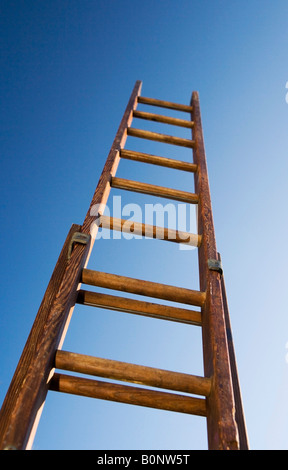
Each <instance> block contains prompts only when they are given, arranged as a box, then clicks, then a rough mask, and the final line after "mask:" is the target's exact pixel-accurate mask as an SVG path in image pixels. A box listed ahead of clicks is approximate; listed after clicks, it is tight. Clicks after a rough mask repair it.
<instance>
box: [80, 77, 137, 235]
mask: <svg viewBox="0 0 288 470" xmlns="http://www.w3.org/2000/svg"><path fill="white" fill-rule="evenodd" d="M141 88H142V82H141V81H140V80H138V81H137V82H136V83H135V86H134V89H133V91H132V94H131V96H130V99H129V102H128V105H127V107H126V110H125V112H124V115H123V117H122V120H121V123H120V125H119V128H118V131H117V134H116V136H115V139H114V141H113V144H112V146H111V149H110V152H109V154H108V158H107V160H106V163H105V166H104V168H103V171H102V173H101V176H100V179H99V182H98V185H97V188H96V190H95V193H94V195H93V197H92V200H91V204H90V207H89V210H88V212H87V214H86V217H85V220H84V222H83V225H82V232H83V233H86V234H89V233H90V231H91V226H92V224H93V223H94V222H95V220H96V218H97V217H98V215H99V214H101V215H103V212H104V209H105V204H106V203H107V200H108V196H109V193H110V190H111V179H112V177H113V176H115V174H116V171H117V168H118V165H119V162H120V151H121V149H123V147H124V145H125V142H126V139H127V136H128V129H129V127H130V125H131V122H132V120H133V111H134V110H135V109H136V107H137V104H138V97H139V95H140V93H141ZM95 229H96V224H95Z"/></svg>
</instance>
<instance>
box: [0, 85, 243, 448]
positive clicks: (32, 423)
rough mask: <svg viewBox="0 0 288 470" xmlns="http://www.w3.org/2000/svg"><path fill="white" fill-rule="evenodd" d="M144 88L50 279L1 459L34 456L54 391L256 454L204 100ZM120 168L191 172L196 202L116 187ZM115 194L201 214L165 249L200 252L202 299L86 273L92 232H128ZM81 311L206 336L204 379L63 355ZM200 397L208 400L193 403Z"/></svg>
mask: <svg viewBox="0 0 288 470" xmlns="http://www.w3.org/2000/svg"><path fill="white" fill-rule="evenodd" d="M141 87H142V82H141V81H137V82H136V83H135V86H134V88H133V91H132V94H131V96H130V99H129V102H128V104H127V107H126V110H125V112H124V115H123V117H122V120H121V123H120V126H119V128H118V131H117V133H116V136H115V139H114V142H113V144H112V147H111V149H110V152H109V154H108V157H107V160H106V163H105V165H104V168H103V171H102V174H101V176H100V179H99V182H98V185H97V187H96V190H95V193H94V195H93V198H92V200H91V204H90V207H89V209H88V212H87V214H86V217H85V219H84V222H83V225H82V226H80V225H75V224H73V225H72V227H71V229H70V231H69V233H68V235H67V238H66V240H65V243H64V245H63V248H62V250H61V253H60V255H59V258H58V261H57V263H56V266H55V268H54V271H53V273H52V276H51V279H50V282H49V284H48V286H47V289H46V292H45V294H44V297H43V300H42V303H41V305H40V307H39V310H38V313H37V316H36V318H35V321H34V324H33V326H32V328H31V331H30V334H29V337H28V339H27V342H26V344H25V347H24V350H23V352H22V355H21V357H20V360H19V363H18V365H17V367H16V370H15V373H14V376H13V378H12V381H11V384H10V386H9V389H8V391H7V394H6V397H5V399H4V402H3V405H2V408H1V412H0V448H1V449H31V447H32V443H33V439H34V436H35V432H36V430H37V426H38V422H39V419H40V415H41V411H42V408H43V406H44V403H45V399H46V395H47V393H48V391H49V390H54V391H59V392H64V393H72V394H76V395H82V396H88V397H94V398H99V399H104V400H112V401H121V402H122V403H129V404H134V405H139V406H144V407H145V406H146V407H152V408H158V409H165V410H170V411H176V412H180V413H189V414H195V415H198V416H203V417H205V418H206V420H207V434H208V448H209V449H211V450H214V449H219V450H246V449H248V438H247V433H246V426H245V418H244V413H243V407H242V401H241V392H240V387H239V381H238V374H237V366H236V360H235V353H234V347H233V340H232V334H231V326H230V319H229V311H228V304H227V298H226V291H225V283H224V277H223V272H222V268H221V259H220V255H219V254H218V252H217V249H216V241H215V233H214V225H213V216H212V208H211V200H210V190H209V181H208V173H207V164H206V156H205V149H204V141H203V133H202V124H201V115H200V105H199V96H198V93H197V92H193V93H192V98H191V102H190V105H183V104H177V103H172V102H168V101H162V100H158V99H153V98H146V97H142V96H141ZM138 103H142V104H143V105H147V106H148V107H149V105H152V106H154V107H155V106H156V107H161V108H168V109H173V110H177V111H183V112H186V113H188V115H191V119H189V120H184V119H178V118H174V117H167V116H162V115H160V114H153V113H150V112H143V111H137V109H136V108H137V105H138ZM133 118H138V119H145V120H152V121H156V122H161V123H166V124H172V125H175V126H180V127H186V128H190V129H191V131H192V139H184V138H180V137H174V136H171V135H165V134H160V133H156V132H151V131H146V130H140V129H136V128H133V127H131V124H132V121H133ZM127 136H134V137H138V138H142V139H149V140H152V141H158V142H164V143H167V144H172V145H176V146H182V147H187V148H191V149H192V151H193V163H188V162H184V161H181V160H176V159H171V158H166V157H163V156H157V155H150V154H146V153H143V152H136V151H134V150H133V151H132V150H128V149H125V148H124V147H125V142H126V139H127ZM120 159H128V160H135V161H140V162H145V163H148V164H152V165H159V166H163V167H168V168H172V169H177V170H182V171H186V172H187V171H188V172H191V173H193V174H194V182H195V192H196V193H195V194H193V193H189V192H184V191H178V190H174V189H169V188H165V187H161V186H154V185H150V184H145V183H140V182H137V181H131V180H125V179H122V178H118V177H116V171H117V168H118V165H119V162H120ZM111 187H113V188H119V189H124V190H128V191H134V192H139V193H144V194H149V195H154V196H159V197H166V198H170V199H173V200H179V201H183V202H187V203H189V204H198V233H199V234H188V233H183V232H178V231H177V230H174V231H172V232H173V233H172V236H171V231H170V230H164V237H163V236H162V239H163V238H164V240H167V241H173V242H178V243H181V242H183V241H185V242H187V241H188V243H189V244H192V245H193V246H196V247H198V259H199V280H200V290H199V291H195V290H191V289H184V288H182V287H175V286H168V285H163V284H158V283H155V282H150V281H144V280H139V279H132V278H127V277H124V276H119V275H114V274H109V273H103V272H98V271H93V270H89V269H87V267H86V266H87V264H88V260H89V257H90V254H91V251H92V248H93V245H94V242H95V236H91V227H92V226H96V227H99V226H100V227H104V228H109V229H112V230H120V231H125V230H127V231H130V227H128V229H127V224H125V220H121V219H114V218H113V217H107V216H104V215H103V210H102V209H101V208H103V207H105V205H106V203H107V200H108V197H109V193H110V189H111ZM96 207H97V210H95V208H96ZM133 231H134V233H136V234H140V235H141V234H145V236H147V234H148V236H149V237H151V238H157V227H155V226H148V227H147V226H146V225H145V224H140V223H136V222H135V223H134V225H133ZM162 235H163V232H162ZM82 284H85V285H92V286H98V287H104V288H107V289H113V290H119V291H122V292H130V293H134V294H138V295H143V296H148V297H153V298H156V299H165V300H170V301H174V302H181V303H184V304H188V305H194V306H198V307H200V308H201V311H196V310H195V311H193V310H190V309H185V308H179V307H171V306H168V305H161V304H157V303H149V302H143V301H140V300H133V299H128V298H125V297H122V296H114V295H113V296H112V295H108V294H100V293H96V292H90V291H87V290H83V289H79V288H80V287H81V285H82ZM76 303H79V304H84V305H90V306H95V307H100V308H108V309H114V310H119V311H124V312H129V313H133V314H138V315H144V316H148V317H154V318H161V319H164V320H168V321H177V322H183V323H188V324H192V325H197V326H200V327H201V329H202V341H203V362H204V376H203V377H199V376H194V375H190V374H183V373H180V372H172V371H167V370H161V369H155V368H152V367H145V366H140V365H136V364H128V363H123V362H119V361H114V360H107V359H101V358H96V357H91V356H86V355H83V354H76V353H72V352H68V351H63V350H61V346H62V344H63V341H64V338H65V334H66V331H67V329H68V325H69V321H70V319H71V315H72V312H73V308H74V306H75V304H76ZM47 332H49V334H47ZM55 369H57V370H66V371H73V372H78V373H84V374H88V375H93V376H98V377H102V378H103V377H105V378H109V379H114V380H119V381H125V382H134V383H141V384H142V385H146V386H151V387H156V388H157V387H158V388H161V389H167V390H169V392H164V391H155V390H151V389H147V388H139V387H133V386H130V385H128V386H127V385H121V384H115V383H110V382H104V381H97V380H95V379H87V378H82V377H77V376H74V375H73V376H72V375H68V374H63V373H60V372H55ZM171 391H177V392H183V393H185V394H183V395H181V394H179V393H177V394H175V393H171ZM195 394H196V395H200V396H201V397H202V398H199V396H198V397H195V396H193V395H195Z"/></svg>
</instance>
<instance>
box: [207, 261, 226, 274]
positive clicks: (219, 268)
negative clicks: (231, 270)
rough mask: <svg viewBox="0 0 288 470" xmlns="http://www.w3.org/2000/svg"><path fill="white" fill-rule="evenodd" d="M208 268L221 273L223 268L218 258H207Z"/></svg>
mask: <svg viewBox="0 0 288 470" xmlns="http://www.w3.org/2000/svg"><path fill="white" fill-rule="evenodd" d="M208 268H209V269H210V271H217V272H218V273H220V274H221V276H222V274H223V268H222V263H221V261H220V260H218V259H212V258H210V259H208Z"/></svg>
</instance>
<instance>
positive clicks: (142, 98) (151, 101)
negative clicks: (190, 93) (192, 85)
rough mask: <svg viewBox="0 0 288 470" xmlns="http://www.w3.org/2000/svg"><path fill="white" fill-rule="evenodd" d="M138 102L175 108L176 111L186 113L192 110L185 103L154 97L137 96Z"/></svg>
mask: <svg viewBox="0 0 288 470" xmlns="http://www.w3.org/2000/svg"><path fill="white" fill-rule="evenodd" d="M138 103H142V104H148V105H151V106H158V107H159V108H168V109H176V110H177V111H184V112H187V113H191V112H192V111H193V107H192V106H187V105H186V104H178V103H171V102H170V101H163V100H157V99H154V98H145V96H138Z"/></svg>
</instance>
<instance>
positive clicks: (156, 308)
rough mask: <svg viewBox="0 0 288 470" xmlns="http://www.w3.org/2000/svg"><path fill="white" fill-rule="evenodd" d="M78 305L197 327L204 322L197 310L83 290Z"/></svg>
mask: <svg viewBox="0 0 288 470" xmlns="http://www.w3.org/2000/svg"><path fill="white" fill-rule="evenodd" d="M77 303H78V304H83V305H90V306H93V307H99V308H108V309H110V310H117V311H121V312H126V313H133V314H136V315H143V316H146V317H152V318H157V319H159V320H170V321H175V322H180V323H187V324H190V325H196V326H200V325H201V320H202V319H201V312H197V311H195V310H188V309H184V308H177V307H170V305H160V304H155V303H151V302H143V301H141V300H134V299H126V298H125V297H117V296H114V295H108V294H100V293H98V292H90V291H86V290H82V289H81V290H79V291H78V296H77Z"/></svg>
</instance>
